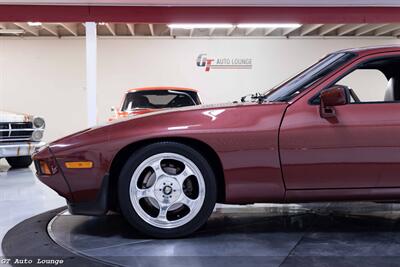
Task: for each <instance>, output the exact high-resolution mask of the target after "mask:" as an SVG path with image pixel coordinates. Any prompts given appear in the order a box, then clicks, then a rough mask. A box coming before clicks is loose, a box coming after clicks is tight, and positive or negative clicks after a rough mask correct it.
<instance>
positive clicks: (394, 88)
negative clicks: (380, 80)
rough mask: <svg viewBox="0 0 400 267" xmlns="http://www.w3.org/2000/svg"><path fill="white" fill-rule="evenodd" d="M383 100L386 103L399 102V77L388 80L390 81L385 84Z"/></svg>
mask: <svg viewBox="0 0 400 267" xmlns="http://www.w3.org/2000/svg"><path fill="white" fill-rule="evenodd" d="M384 100H385V101H386V102H390V101H400V79H399V77H392V78H390V80H389V82H388V84H387V88H386V92H385V99H384Z"/></svg>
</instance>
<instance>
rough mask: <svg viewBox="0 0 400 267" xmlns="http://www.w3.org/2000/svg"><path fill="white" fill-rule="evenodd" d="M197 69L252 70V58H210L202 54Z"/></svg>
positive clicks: (198, 59)
mask: <svg viewBox="0 0 400 267" xmlns="http://www.w3.org/2000/svg"><path fill="white" fill-rule="evenodd" d="M196 64H197V67H200V68H204V70H205V71H207V72H208V71H210V70H212V69H220V70H223V69H226V70H243V69H252V68H253V63H252V59H251V58H208V57H207V54H204V53H203V54H200V55H199V56H198V57H197V61H196Z"/></svg>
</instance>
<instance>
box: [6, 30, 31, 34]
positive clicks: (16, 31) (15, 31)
mask: <svg viewBox="0 0 400 267" xmlns="http://www.w3.org/2000/svg"><path fill="white" fill-rule="evenodd" d="M23 33H25V31H24V30H22V29H0V34H23Z"/></svg>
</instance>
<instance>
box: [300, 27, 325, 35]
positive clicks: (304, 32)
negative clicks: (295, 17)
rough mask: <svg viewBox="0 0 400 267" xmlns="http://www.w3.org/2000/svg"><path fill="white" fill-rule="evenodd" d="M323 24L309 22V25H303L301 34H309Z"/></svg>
mask: <svg viewBox="0 0 400 267" xmlns="http://www.w3.org/2000/svg"><path fill="white" fill-rule="evenodd" d="M322 25H323V24H307V25H303V26H302V27H301V30H300V35H301V36H304V35H307V34H309V33H310V32H313V31H315V30H316V29H318V28H319V27H321V26H322Z"/></svg>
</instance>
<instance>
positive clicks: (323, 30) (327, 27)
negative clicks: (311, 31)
mask: <svg viewBox="0 0 400 267" xmlns="http://www.w3.org/2000/svg"><path fill="white" fill-rule="evenodd" d="M343 25H344V24H326V25H324V26H322V27H321V28H319V30H318V35H320V36H323V35H325V34H328V33H330V32H333V31H334V30H336V29H337V28H340V27H342V26H343Z"/></svg>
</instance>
